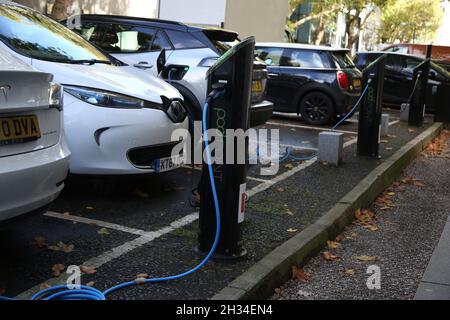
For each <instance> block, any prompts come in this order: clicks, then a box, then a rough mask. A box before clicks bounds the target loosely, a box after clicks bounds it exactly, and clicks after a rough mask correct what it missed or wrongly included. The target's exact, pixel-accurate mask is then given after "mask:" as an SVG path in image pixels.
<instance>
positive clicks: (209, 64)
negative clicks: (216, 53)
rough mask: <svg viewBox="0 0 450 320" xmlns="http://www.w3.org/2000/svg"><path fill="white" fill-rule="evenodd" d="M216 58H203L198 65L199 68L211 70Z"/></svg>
mask: <svg viewBox="0 0 450 320" xmlns="http://www.w3.org/2000/svg"><path fill="white" fill-rule="evenodd" d="M218 59H219V58H217V57H210V58H205V59H203V60H202V61H200V63H199V64H198V66H199V67H205V68H211V67H212V66H213V65H214V64H215V63H216V62H217V60H218Z"/></svg>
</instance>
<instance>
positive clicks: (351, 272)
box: [344, 269, 355, 276]
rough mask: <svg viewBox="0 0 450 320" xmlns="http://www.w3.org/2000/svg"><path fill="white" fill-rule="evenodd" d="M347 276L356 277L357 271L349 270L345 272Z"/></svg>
mask: <svg viewBox="0 0 450 320" xmlns="http://www.w3.org/2000/svg"><path fill="white" fill-rule="evenodd" d="M344 273H345V274H346V275H347V276H354V275H355V269H347V270H345V272H344Z"/></svg>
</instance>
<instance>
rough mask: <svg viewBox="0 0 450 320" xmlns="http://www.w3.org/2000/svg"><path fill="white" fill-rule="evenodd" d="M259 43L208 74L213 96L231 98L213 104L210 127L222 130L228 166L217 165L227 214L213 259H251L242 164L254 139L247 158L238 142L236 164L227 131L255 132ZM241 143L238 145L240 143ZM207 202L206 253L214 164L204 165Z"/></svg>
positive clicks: (202, 248)
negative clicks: (244, 240) (245, 242)
mask: <svg viewBox="0 0 450 320" xmlns="http://www.w3.org/2000/svg"><path fill="white" fill-rule="evenodd" d="M254 51H255V39H254V38H253V37H251V38H248V39H246V40H244V41H242V42H241V43H239V44H238V45H236V46H234V47H233V48H231V49H230V50H229V51H228V52H227V53H225V54H224V55H223V56H222V57H221V58H220V59H219V61H217V63H216V64H215V65H214V66H212V67H211V68H210V70H209V72H208V75H207V77H208V87H209V92H212V91H213V90H214V89H217V88H224V89H225V95H224V96H222V97H220V98H218V99H217V100H214V101H212V102H211V103H210V106H209V110H208V111H209V112H208V117H207V128H208V129H216V130H217V131H216V132H220V134H221V135H222V136H223V138H224V143H223V164H220V163H213V164H212V166H213V172H214V180H215V184H216V188H217V195H218V200H219V207H220V212H221V232H220V241H219V244H218V247H217V249H216V251H215V254H214V256H213V259H216V260H233V259H238V258H241V257H243V256H245V255H246V253H247V252H246V250H245V249H244V248H243V247H242V245H241V232H240V224H241V223H242V222H243V220H244V213H245V198H246V179H247V173H246V165H245V161H244V163H242V162H241V163H238V161H237V158H238V156H241V157H244V159H245V160H246V159H248V140H247V139H245V147H244V149H245V153H246V154H245V155H238V154H237V152H238V149H241V150H242V148H238V146H237V144H236V143H233V144H234V161H233V163H228V162H227V161H226V160H227V150H226V149H227V148H226V146H227V139H233V140H234V135H233V136H232V137H231V136H230V137H229V136H227V134H226V130H227V129H233V130H237V129H242V130H243V131H244V132H245V131H247V130H248V129H249V123H250V121H249V120H250V119H249V110H250V101H251V85H252V74H253V63H254ZM234 142H236V141H234ZM200 195H201V204H200V216H199V228H200V231H199V245H198V251H199V252H200V253H207V252H209V250H210V249H211V247H212V244H213V242H214V237H215V233H216V221H215V220H216V219H215V215H214V212H215V207H214V199H213V194H212V191H211V185H210V180H209V174H208V165H207V164H206V163H204V164H203V174H202V182H201V186H200Z"/></svg>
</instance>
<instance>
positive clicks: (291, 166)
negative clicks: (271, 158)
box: [284, 163, 294, 170]
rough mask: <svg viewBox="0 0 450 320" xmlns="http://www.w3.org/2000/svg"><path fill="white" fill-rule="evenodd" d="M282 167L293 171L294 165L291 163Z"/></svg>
mask: <svg viewBox="0 0 450 320" xmlns="http://www.w3.org/2000/svg"><path fill="white" fill-rule="evenodd" d="M284 167H285V168H286V169H288V170H292V169H294V165H293V164H292V163H288V164H285V165H284Z"/></svg>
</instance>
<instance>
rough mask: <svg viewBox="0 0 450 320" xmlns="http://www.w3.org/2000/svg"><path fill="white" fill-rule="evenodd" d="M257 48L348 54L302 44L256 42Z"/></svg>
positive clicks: (344, 50) (330, 48) (324, 47)
mask: <svg viewBox="0 0 450 320" xmlns="http://www.w3.org/2000/svg"><path fill="white" fill-rule="evenodd" d="M256 46H257V47H273V48H288V49H303V50H320V51H341V52H349V51H350V50H349V49H346V48H336V47H328V46H315V45H311V44H302V43H284V42H258V43H257V44H256Z"/></svg>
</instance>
